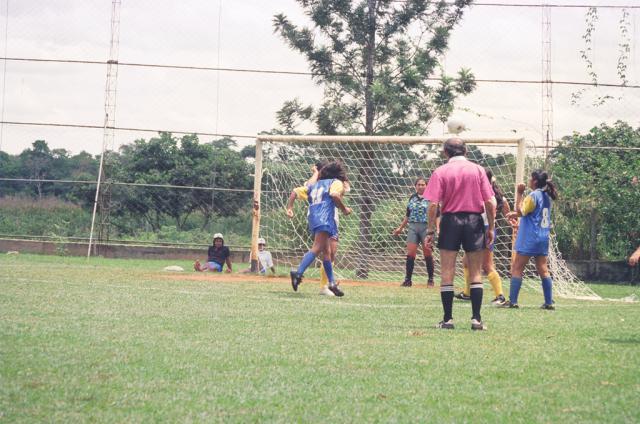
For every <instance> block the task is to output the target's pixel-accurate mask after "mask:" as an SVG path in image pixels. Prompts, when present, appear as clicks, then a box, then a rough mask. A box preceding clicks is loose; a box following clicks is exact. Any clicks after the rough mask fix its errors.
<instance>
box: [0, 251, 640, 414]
mask: <svg viewBox="0 0 640 424" xmlns="http://www.w3.org/2000/svg"><path fill="white" fill-rule="evenodd" d="M180 264H181V265H183V266H184V267H185V268H186V269H190V266H191V264H190V263H188V262H184V263H180ZM165 265H167V264H166V263H165V262H162V261H136V260H106V259H93V260H91V261H90V262H86V261H85V260H84V259H80V258H60V257H47V256H35V255H19V256H6V255H2V256H1V257H0V421H2V422H42V421H47V422H52V421H57V422H70V421H71V422H77V421H96V422H155V421H168V422H185V421H187V422H188V421H198V422H212V421H220V422H256V421H261V422H262V421H280V422H292V421H304V422H335V421H340V422H343V421H350V422H351V421H356V422H509V423H511V422H560V421H562V422H580V423H583V422H638V421H639V420H640V410H639V409H638V399H639V398H640V331H639V327H638V322H640V304H637V303H635V304H625V303H619V302H607V301H600V302H587V301H576V300H564V299H557V307H558V309H557V310H556V311H555V312H547V311H540V310H538V309H537V306H538V305H539V304H540V303H541V298H540V297H541V296H540V295H539V294H536V293H523V295H522V298H521V299H520V303H521V305H522V306H523V308H522V309H520V310H497V309H494V308H490V307H488V306H487V307H485V308H484V309H483V318H484V320H485V322H486V323H487V324H488V325H489V330H488V331H486V332H483V333H474V332H472V331H471V330H470V329H469V321H468V317H469V315H470V312H471V311H470V306H469V304H468V303H462V302H457V303H456V304H455V309H454V316H455V317H456V322H457V325H458V327H457V328H456V330H454V331H442V330H435V329H433V328H432V327H433V325H434V324H435V323H436V322H437V321H439V320H440V319H441V307H440V300H439V294H438V292H437V291H433V290H426V289H401V288H399V287H353V286H347V287H345V291H346V293H347V295H346V296H345V297H344V298H342V299H335V298H334V299H331V298H325V297H321V296H318V295H317V291H318V285H317V283H311V282H306V283H303V285H302V286H301V289H300V290H301V291H300V292H299V293H293V292H292V291H291V288H290V286H289V285H287V284H285V283H282V282H275V281H273V280H270V279H266V278H265V279H261V280H260V282H225V275H210V276H209V277H207V278H208V279H207V280H206V281H193V280H188V279H186V278H183V279H182V280H180V279H178V280H171V279H167V278H164V277H163V276H162V275H163V273H162V272H161V271H160V270H161V269H162V267H163V266H165ZM236 269H240V268H236ZM192 275H193V273H191V272H189V273H187V274H184V276H185V277H188V276H192ZM177 278H180V274H177ZM594 289H595V290H596V291H597V292H598V293H599V294H601V295H603V296H606V297H623V296H627V295H630V294H632V293H636V294H638V293H639V292H640V289H639V288H638V287H637V286H636V287H633V286H617V287H614V286H606V285H594ZM486 297H489V295H487V296H486Z"/></svg>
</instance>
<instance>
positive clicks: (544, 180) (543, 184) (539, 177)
mask: <svg viewBox="0 0 640 424" xmlns="http://www.w3.org/2000/svg"><path fill="white" fill-rule="evenodd" d="M531 178H532V179H533V180H534V181H535V184H536V188H539V189H541V190H542V191H544V192H546V193H547V194H548V195H549V197H551V198H552V199H553V200H556V199H557V198H558V191H557V190H556V186H555V184H554V183H553V181H551V178H550V177H549V175H548V174H547V173H546V172H545V171H543V170H541V169H537V170H535V171H533V172H532V173H531Z"/></svg>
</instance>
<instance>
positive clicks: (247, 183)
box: [111, 132, 252, 231]
mask: <svg viewBox="0 0 640 424" xmlns="http://www.w3.org/2000/svg"><path fill="white" fill-rule="evenodd" d="M233 146H235V141H234V140H231V139H227V138H224V139H220V140H215V141H213V142H211V143H209V144H200V143H199V140H198V137H197V136H196V135H185V136H183V137H182V138H181V139H177V138H175V137H173V136H172V135H171V134H170V133H166V132H163V133H160V134H159V135H158V137H153V138H151V139H149V140H148V141H146V140H144V139H139V140H135V141H134V143H133V144H130V145H125V146H123V147H121V148H120V154H119V155H118V157H117V158H116V162H115V164H114V166H113V167H112V168H113V172H114V173H113V174H112V176H111V178H112V179H114V180H117V181H120V182H129V183H139V184H155V185H172V186H180V187H194V186H195V187H215V188H217V189H220V188H223V189H224V188H245V189H249V188H251V186H252V185H251V183H252V181H251V178H250V177H249V174H250V172H249V165H248V164H247V162H246V161H245V160H244V158H242V156H241V155H240V153H239V152H237V151H236V150H234V149H232V148H231V147H233ZM114 198H117V199H118V200H119V202H120V205H119V206H120V207H118V208H116V210H115V212H114V213H116V214H120V215H122V214H125V213H126V214H129V215H130V216H133V217H136V216H142V217H144V220H145V221H146V222H147V223H148V224H149V225H150V226H151V228H152V229H153V230H154V231H158V230H159V229H160V227H161V225H162V223H163V219H164V217H170V218H171V219H172V220H173V222H174V223H175V226H176V228H177V229H183V227H184V225H185V223H186V221H187V219H188V218H189V216H190V215H191V214H192V213H194V212H196V211H200V212H202V213H203V215H204V216H205V225H206V223H207V222H208V221H209V220H210V219H211V217H212V216H213V215H214V214H219V215H223V216H227V215H235V214H237V213H238V211H239V210H240V209H241V208H242V207H243V206H246V205H249V204H250V202H249V201H248V199H249V195H248V193H238V192H227V191H223V192H222V193H220V192H217V191H213V192H212V191H206V190H197V189H182V188H167V187H157V188H156V187H143V188H141V187H138V186H124V187H118V189H117V196H116V195H114Z"/></svg>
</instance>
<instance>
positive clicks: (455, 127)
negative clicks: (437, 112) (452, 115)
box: [447, 119, 467, 134]
mask: <svg viewBox="0 0 640 424" xmlns="http://www.w3.org/2000/svg"><path fill="white" fill-rule="evenodd" d="M447 130H448V131H449V132H450V133H451V134H460V133H461V132H463V131H466V130H467V127H466V126H465V125H464V122H462V121H457V120H455V119H454V120H451V121H447Z"/></svg>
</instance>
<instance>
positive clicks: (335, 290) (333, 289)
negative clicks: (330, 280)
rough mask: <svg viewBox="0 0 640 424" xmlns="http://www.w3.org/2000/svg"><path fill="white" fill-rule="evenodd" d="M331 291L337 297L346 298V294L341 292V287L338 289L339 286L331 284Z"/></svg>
mask: <svg viewBox="0 0 640 424" xmlns="http://www.w3.org/2000/svg"><path fill="white" fill-rule="evenodd" d="M329 290H330V291H331V293H333V294H334V295H336V296H337V297H342V296H344V292H343V291H342V290H340V287H338V285H337V284H329Z"/></svg>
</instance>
